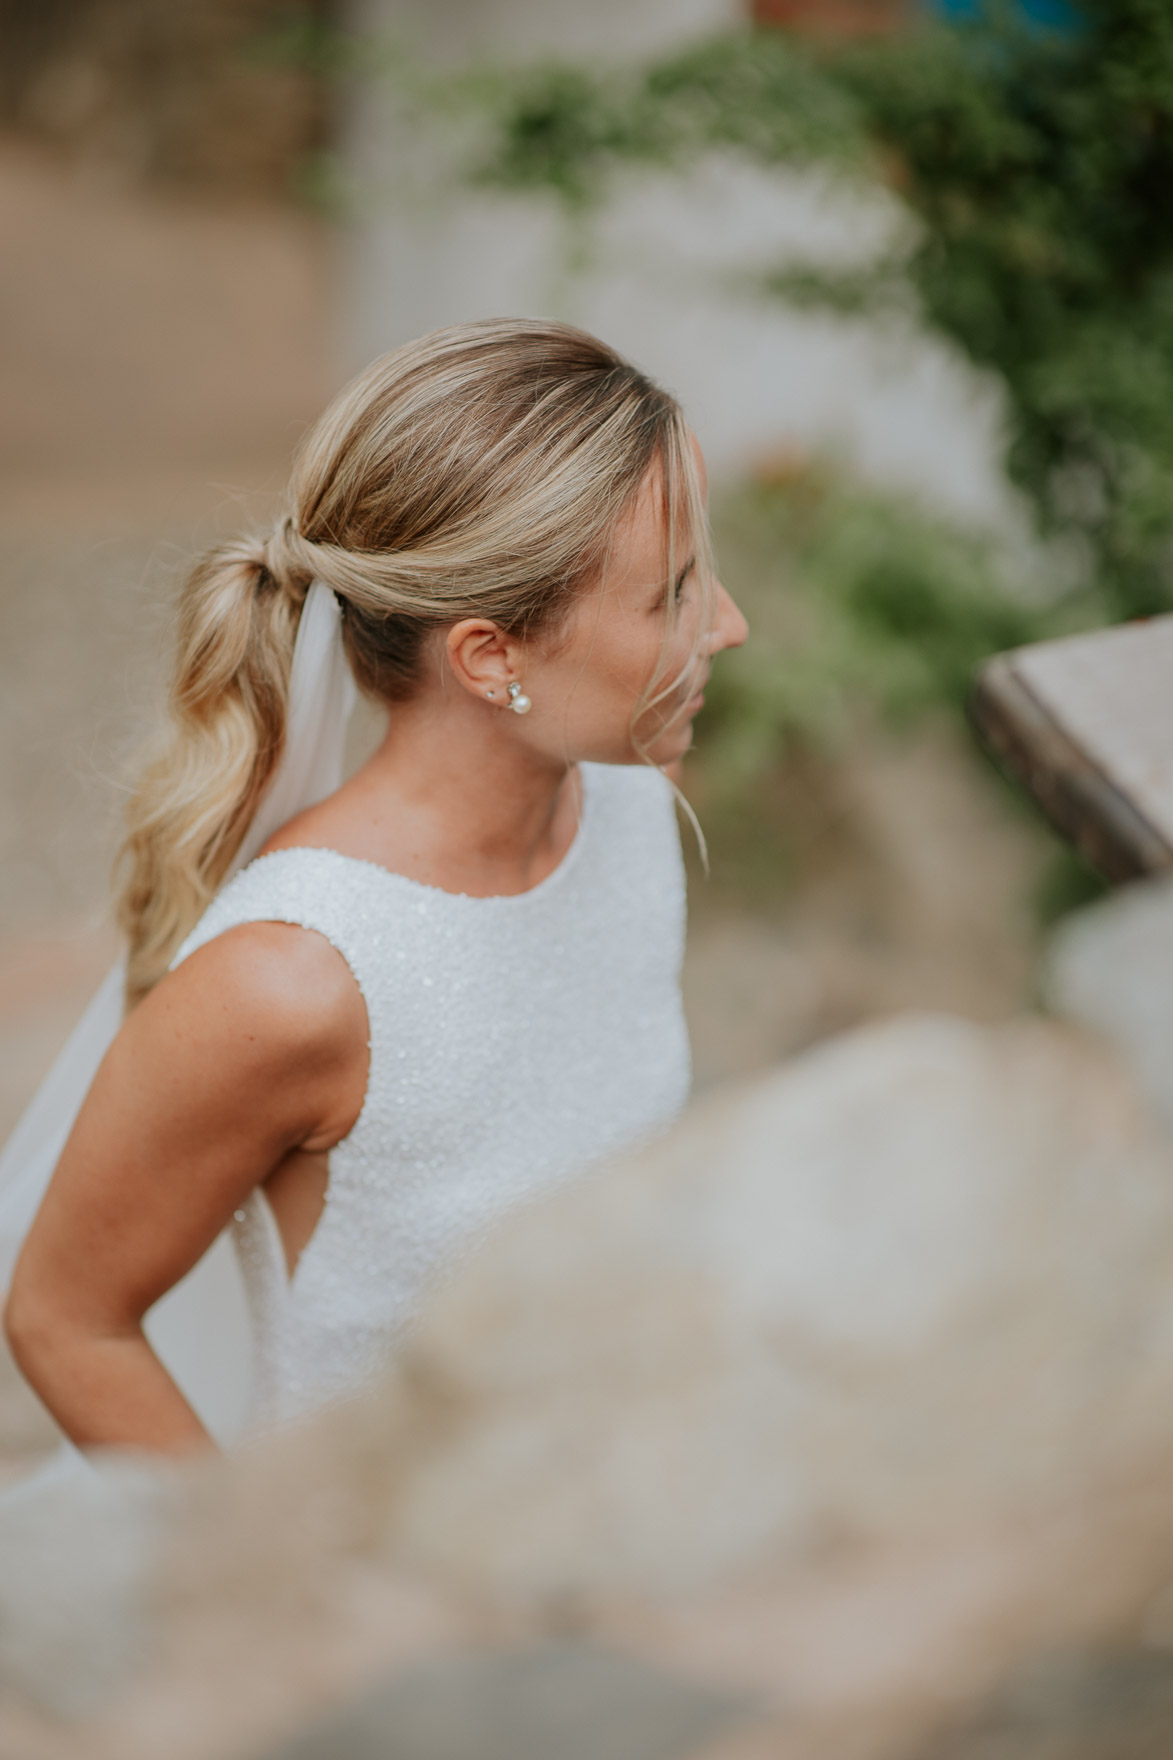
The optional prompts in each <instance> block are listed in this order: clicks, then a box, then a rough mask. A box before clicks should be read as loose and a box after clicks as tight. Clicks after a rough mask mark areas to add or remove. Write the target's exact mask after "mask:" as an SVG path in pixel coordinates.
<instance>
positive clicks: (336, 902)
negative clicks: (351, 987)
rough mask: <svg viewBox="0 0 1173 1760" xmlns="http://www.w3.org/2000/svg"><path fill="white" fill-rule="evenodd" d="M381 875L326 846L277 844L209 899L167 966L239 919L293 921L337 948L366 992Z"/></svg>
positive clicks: (250, 920)
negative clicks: (210, 900)
mask: <svg viewBox="0 0 1173 1760" xmlns="http://www.w3.org/2000/svg"><path fill="white" fill-rule="evenodd" d="M381 878H382V876H381V874H380V871H379V870H378V869H376V868H375V867H374V866H373V865H372V864H370V863H367V862H360V861H355V860H353V859H352V858H351V857H348V856H343V855H340V854H339V853H338V852H337V851H336V850H331V849H308V848H297V849H279V850H274V851H272V853H271V854H270V855H267V856H259V857H258V858H257V860H256V861H254V862H250V863H249V865H248V867H247V868H243V869H242V870H241V871H240V873H239V874H237V875H235V876H234V878H233V879H231V880H230V881H229V882H228V884H227V886H225V887H224V889H223V891H221V892H220V893H218V894H217V896H216V897H215V898H214V899H213V900H212V902H211V904H210V905H209V906H208V908H207V910H206V911H205V912H204V914H203V916H202V917H201V918H200V920H199V922H198V923H197V924H196V926H195V928H194V929H193V930H192V931H191V933H190V935H188V937H187V938H186V940H185V941H184V942H183V943H182V944H181V946H180V947H179V949H178V951H177V952H176V954H175V957H174V959H173V960H172V961H171V967H172V970H174V968H175V967H176V966H177V965H179V964H180V962H181V961H182V960H185V959H186V958H187V957H188V955H189V954H192V953H194V952H195V951H196V949H197V948H198V947H203V946H204V945H205V944H206V943H207V942H209V941H212V940H214V939H215V937H216V936H217V935H222V934H224V932H225V931H226V930H228V929H235V928H238V927H239V926H240V925H241V924H242V923H295V924H297V925H298V926H299V927H301V928H303V929H315V930H316V931H317V932H318V934H319V935H322V936H324V937H325V939H326V940H327V941H329V942H330V943H331V945H332V946H333V947H335V948H337V950H338V952H339V953H340V954H341V955H342V957H343V959H344V960H345V961H346V963H347V965H348V966H349V967H350V969H351V971H352V973H353V974H354V978H355V981H356V982H357V984H358V987H359V989H360V990H361V991H362V992H363V995H364V997H366V996H367V991H368V988H369V979H370V976H371V973H370V969H369V968H370V962H371V959H372V956H373V954H374V951H375V949H374V947H373V945H372V932H373V926H374V924H375V923H376V922H377V919H378V911H379V905H380V888H379V882H380V879H381ZM383 902H384V912H385V901H383Z"/></svg>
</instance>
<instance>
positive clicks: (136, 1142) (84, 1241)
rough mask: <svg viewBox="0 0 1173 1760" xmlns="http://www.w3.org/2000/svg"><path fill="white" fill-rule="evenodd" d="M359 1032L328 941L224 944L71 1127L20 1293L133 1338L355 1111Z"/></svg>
mask: <svg viewBox="0 0 1173 1760" xmlns="http://www.w3.org/2000/svg"><path fill="white" fill-rule="evenodd" d="M367 1038H368V1027H367V1019H366V1010H365V1006H364V1004H363V1001H362V997H361V994H360V992H359V990H358V986H357V984H356V983H355V981H354V978H353V977H352V976H351V974H350V972H349V970H348V968H347V967H346V965H345V962H344V961H343V959H342V957H341V955H340V954H338V953H337V952H336V951H335V949H334V948H332V947H331V946H330V944H329V943H328V942H326V941H325V940H324V939H323V938H322V937H321V936H319V935H316V934H314V933H312V932H307V931H306V930H304V929H300V928H297V927H294V926H292V925H287V924H278V923H250V924H247V925H242V926H241V927H239V928H236V929H232V930H228V931H226V932H225V933H224V934H223V935H220V936H217V937H216V938H215V939H214V940H212V941H210V942H207V943H206V944H205V945H204V946H203V947H201V948H199V949H197V951H196V952H194V953H192V954H191V955H190V956H189V957H188V958H187V959H186V960H185V961H184V962H183V963H182V964H181V965H180V966H178V967H177V968H176V969H175V970H174V971H173V972H170V973H169V974H168V975H167V976H166V977H165V978H164V979H163V980H162V981H161V982H160V983H159V984H158V985H157V987H156V988H155V989H154V990H153V991H152V992H151V993H150V994H149V995H148V996H147V997H145V998H144V1000H143V1001H142V1002H141V1003H140V1004H139V1005H138V1007H137V1008H136V1009H135V1010H134V1012H133V1013H132V1014H131V1015H130V1016H129V1018H128V1019H127V1021H126V1022H125V1023H124V1025H123V1027H122V1028H121V1030H120V1032H119V1033H118V1035H117V1037H116V1038H115V1040H114V1042H113V1044H112V1045H111V1047H110V1050H109V1051H108V1052H107V1054H106V1057H105V1059H104V1060H103V1062H102V1064H101V1067H100V1068H99V1070H98V1073H97V1075H96V1076H95V1078H94V1081H93V1084H92V1086H91V1088H90V1091H89V1093H88V1094H87V1096H86V1099H85V1102H84V1103H83V1106H82V1108H81V1111H80V1113H79V1114H78V1118H77V1122H76V1124H75V1125H74V1128H73V1130H72V1132H71V1133H70V1136H69V1139H68V1141H67V1143H66V1146H65V1149H64V1151H63V1153H62V1156H61V1159H60V1161H59V1163H58V1166H57V1169H56V1172H55V1173H54V1176H53V1179H52V1181H51V1183H50V1186H49V1190H48V1192H47V1194H46V1196H45V1200H44V1202H43V1204H42V1206H41V1210H40V1212H39V1214H38V1216H37V1220H36V1222H35V1224H34V1226H33V1229H32V1231H31V1232H30V1235H29V1238H28V1240H27V1242H26V1243H25V1248H24V1251H23V1253H22V1255H21V1259H20V1262H19V1264H18V1267H17V1273H16V1276H15V1278H14V1282H13V1293H14V1297H15V1296H16V1295H17V1294H18V1292H19V1291H20V1289H21V1288H22V1287H23V1288H24V1289H25V1291H26V1292H32V1291H40V1292H44V1291H45V1290H47V1289H51V1290H52V1291H53V1299H54V1302H55V1304H56V1306H57V1307H58V1308H60V1307H61V1306H62V1305H65V1306H67V1307H68V1309H69V1310H70V1312H72V1313H73V1314H74V1315H75V1316H76V1317H77V1318H78V1319H79V1320H80V1319H89V1320H95V1319H102V1320H109V1321H113V1322H120V1321H126V1320H130V1319H133V1320H135V1321H137V1320H138V1319H140V1318H141V1317H142V1315H143V1314H144V1313H145V1312H146V1310H147V1308H149V1307H150V1306H151V1304H152V1303H153V1302H155V1301H156V1300H157V1299H158V1298H159V1297H160V1296H161V1295H163V1294H164V1293H165V1292H166V1291H167V1290H168V1289H170V1288H171V1286H172V1285H173V1284H174V1283H176V1282H178V1280H179V1278H181V1277H182V1276H183V1275H184V1274H185V1273H186V1272H187V1271H188V1270H190V1268H191V1267H192V1265H194V1264H195V1263H196V1261H197V1260H198V1259H199V1258H200V1257H201V1256H202V1254H203V1253H204V1252H205V1251H206V1249H207V1248H208V1247H209V1246H210V1245H211V1243H212V1241H213V1240H214V1239H215V1238H216V1236H217V1234H219V1232H220V1230H221V1229H222V1228H223V1227H224V1225H225V1223H226V1222H227V1221H228V1219H229V1218H230V1216H231V1215H232V1212H233V1210H234V1209H235V1208H236V1207H237V1206H238V1205H239V1204H240V1203H241V1201H242V1199H243V1198H244V1197H245V1196H246V1195H247V1194H248V1192H250V1191H251V1190H252V1189H253V1187H254V1186H256V1185H258V1184H259V1183H260V1182H261V1181H263V1180H264V1179H265V1178H266V1177H267V1175H268V1174H269V1173H270V1172H271V1171H272V1170H273V1168H274V1167H275V1166H276V1165H277V1163H278V1162H279V1161H280V1160H281V1159H282V1158H283V1156H285V1155H286V1154H288V1152H289V1151H290V1150H291V1149H293V1148H296V1147H298V1146H303V1147H306V1148H314V1149H324V1148H328V1147H329V1146H331V1144H333V1143H335V1142H337V1141H338V1140H339V1139H340V1138H341V1137H343V1136H344V1135H345V1134H346V1133H347V1131H348V1130H349V1129H350V1127H351V1125H352V1124H353V1123H354V1120H355V1119H356V1118H357V1116H358V1112H359V1110H360V1109H361V1106H362V1100H363V1094H364V1091H365V1086H366V1076H367V1049H366V1047H367Z"/></svg>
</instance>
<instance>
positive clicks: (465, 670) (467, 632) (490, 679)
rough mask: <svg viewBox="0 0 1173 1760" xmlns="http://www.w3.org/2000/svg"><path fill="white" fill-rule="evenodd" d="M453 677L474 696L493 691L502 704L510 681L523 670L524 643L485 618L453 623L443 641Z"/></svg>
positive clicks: (473, 618) (464, 619) (468, 618)
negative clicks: (522, 648) (522, 649)
mask: <svg viewBox="0 0 1173 1760" xmlns="http://www.w3.org/2000/svg"><path fill="white" fill-rule="evenodd" d="M444 652H445V657H446V658H447V661H448V665H449V667H450V668H451V671H452V676H453V677H454V678H455V679H456V680H457V681H458V682H459V683H460V684H462V685H463V686H464V688H465V690H466V691H470V692H471V693H472V695H473V696H474V697H485V696H487V695H488V693H489V692H490V691H492V692H493V695H494V696H495V697H497V698H500V699H501V700H502V701H504V699H505V693H506V690H507V688H508V685H509V681H510V679H511V678H516V677H517V676H518V675H519V673H520V671H521V657H522V656H521V643H520V642H518V641H517V640H515V638H514V637H513V636H507V635H506V634H505V632H504V630H502V629H499V628H498V627H497V625H496V624H495V623H490V622H489V620H488V619H487V618H484V617H466V618H463V619H462V620H461V621H460V622H459V623H454V624H453V625H452V628H451V629H450V630H449V631H448V634H447V636H446V638H445V641H444Z"/></svg>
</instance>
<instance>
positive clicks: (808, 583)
mask: <svg viewBox="0 0 1173 1760" xmlns="http://www.w3.org/2000/svg"><path fill="white" fill-rule="evenodd" d="M714 526H715V533H716V537H717V542H718V549H719V553H720V555H721V558H722V568H723V575H724V578H725V579H726V582H727V584H728V585H729V587H730V590H731V591H733V592H734V593H735V596H736V597H737V599H738V602H739V603H740V604H741V606H742V608H743V610H744V611H745V613H746V616H747V618H748V619H749V623H750V628H751V631H752V636H753V639H752V640H751V641H750V642H749V643H747V644H746V646H745V647H744V648H742V649H740V650H738V651H737V652H735V653H730V654H726V655H723V656H722V659H721V664H720V665H719V666H718V667H717V668H716V669H715V670H714V673H713V677H712V680H711V681H710V684H709V687H708V691H707V702H706V708H705V713H704V715H703V717H702V718H701V720H700V722H699V723H698V729H697V731H698V741H699V743H698V754H699V755H700V756H701V758H702V760H703V763H704V766H705V769H706V772H707V774H708V775H709V776H710V777H711V778H715V779H717V781H718V786H719V790H720V792H721V793H722V794H728V793H730V792H736V791H737V790H738V788H739V787H741V786H743V785H744V786H753V785H754V784H755V782H756V779H757V778H759V777H760V776H761V775H762V774H764V773H765V772H766V771H767V770H768V769H769V768H770V766H771V765H772V764H775V763H777V762H778V761H779V758H780V757H783V756H784V755H785V754H786V752H787V751H788V750H792V749H794V748H795V747H796V746H804V747H822V748H828V747H834V746H835V745H836V744H837V743H838V742H840V741H841V740H846V739H850V738H851V737H852V736H853V735H854V733H855V731H856V728H857V725H858V721H859V718H860V714H861V712H862V713H864V714H865V715H868V716H870V717H873V718H874V717H877V716H878V717H881V718H883V719H886V720H888V721H889V722H895V723H901V722H904V723H907V722H908V721H910V720H911V719H913V718H914V717H916V716H917V715H919V714H921V713H923V712H924V711H926V710H929V709H933V708H937V707H941V706H947V707H950V708H952V709H953V710H955V709H956V706H957V705H958V704H960V703H961V702H962V701H963V700H964V697H965V694H966V692H967V690H968V688H969V684H970V682H971V680H972V677H973V669H974V667H975V666H976V665H977V663H978V662H979V661H980V660H982V659H984V658H985V657H986V656H987V655H989V654H991V653H995V652H997V651H999V650H1000V649H1003V648H1009V647H1014V646H1017V645H1018V644H1020V643H1022V642H1026V641H1031V640H1035V639H1038V638H1040V637H1041V636H1042V635H1043V634H1045V633H1049V632H1050V631H1052V630H1053V629H1055V628H1056V627H1057V624H1058V622H1059V619H1060V618H1061V617H1062V616H1064V615H1066V613H1065V612H1057V611H1050V612H1047V611H1044V610H1041V609H1040V610H1038V611H1031V610H1029V609H1027V608H1026V607H1024V606H1023V604H1022V603H1021V601H1020V600H1019V599H1018V598H1016V597H1014V596H1012V595H1011V594H1010V593H1009V592H1008V591H1007V590H1006V587H1005V584H1004V582H1003V580H1002V578H1001V575H1000V571H999V566H998V562H997V559H996V557H995V555H994V553H993V551H992V549H991V547H990V545H989V544H988V543H987V542H985V541H983V540H982V539H980V538H977V537H974V536H970V535H966V534H962V533H959V532H958V531H957V530H956V529H955V528H954V527H953V526H951V525H949V524H947V523H946V522H944V521H941V520H936V519H933V518H932V517H931V516H929V515H928V514H926V513H925V512H924V511H923V510H922V509H921V508H920V507H918V506H917V505H915V504H914V503H912V502H909V501H904V500H901V499H899V498H896V497H893V496H890V495H882V494H879V493H874V492H872V493H869V492H867V491H865V490H861V489H859V488H858V487H850V486H849V485H848V484H847V483H846V482H844V481H843V480H841V479H839V478H838V477H837V476H836V475H835V474H834V473H833V472H832V471H830V470H823V469H818V468H806V467H802V466H796V467H794V468H793V469H790V470H784V471H782V472H780V473H778V474H777V476H776V478H775V480H774V481H772V482H767V483H759V484H755V485H753V486H752V487H750V488H747V489H743V490H741V491H739V492H737V493H734V494H727V495H725V496H723V497H721V498H719V500H718V503H717V506H716V510H715V515H714Z"/></svg>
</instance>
